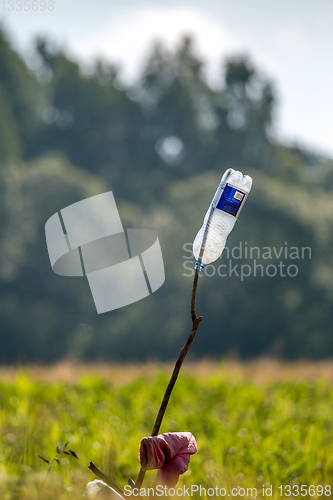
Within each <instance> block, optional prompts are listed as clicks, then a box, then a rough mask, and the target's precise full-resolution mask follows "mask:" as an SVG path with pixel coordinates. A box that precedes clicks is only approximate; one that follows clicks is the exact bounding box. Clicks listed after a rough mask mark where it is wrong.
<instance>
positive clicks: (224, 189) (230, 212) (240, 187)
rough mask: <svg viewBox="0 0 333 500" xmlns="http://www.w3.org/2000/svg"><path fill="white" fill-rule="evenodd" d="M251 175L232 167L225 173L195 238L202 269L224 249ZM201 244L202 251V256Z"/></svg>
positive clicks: (197, 257) (195, 254)
mask: <svg viewBox="0 0 333 500" xmlns="http://www.w3.org/2000/svg"><path fill="white" fill-rule="evenodd" d="M251 187H252V178H251V177H250V176H248V175H243V174H242V173H241V172H239V171H238V170H237V171H235V170H233V169H232V168H229V169H228V170H226V172H225V173H224V174H223V176H222V179H221V182H220V184H219V187H218V188H217V191H216V193H215V196H214V198H213V200H212V202H211V204H210V207H209V209H208V211H207V213H206V215H205V218H204V222H203V225H202V227H201V229H200V230H199V232H198V234H197V235H196V237H195V239H194V242H193V254H194V257H195V258H196V260H197V262H196V264H195V269H196V268H197V267H198V266H200V271H201V270H202V269H203V268H204V266H205V265H206V264H210V263H211V262H214V261H215V260H217V259H218V258H219V257H220V255H221V254H222V252H223V249H224V247H225V244H226V241H227V237H228V235H229V234H230V232H231V231H232V229H233V227H234V225H235V223H236V220H237V218H238V216H239V213H240V211H241V209H242V208H243V205H244V202H245V200H246V197H247V195H248V193H249V192H250V190H251ZM202 246H203V247H204V251H203V254H202V256H201V258H200V252H201V248H202Z"/></svg>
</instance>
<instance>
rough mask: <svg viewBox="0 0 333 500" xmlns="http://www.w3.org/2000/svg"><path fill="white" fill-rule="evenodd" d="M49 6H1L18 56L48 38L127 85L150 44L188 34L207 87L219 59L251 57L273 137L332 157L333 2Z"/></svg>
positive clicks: (64, 0)
mask: <svg viewBox="0 0 333 500" xmlns="http://www.w3.org/2000/svg"><path fill="white" fill-rule="evenodd" d="M13 1H14V7H18V8H19V1H20V0H13ZM42 1H43V0H42ZM49 1H50V0H46V10H45V11H44V12H41V11H40V10H39V9H38V10H36V11H32V10H30V11H27V12H26V11H23V10H22V11H16V10H14V11H12V12H8V9H11V8H12V5H13V4H12V2H11V0H0V12H1V14H0V17H1V19H2V20H4V21H5V25H6V26H7V29H8V30H9V32H10V34H11V36H12V39H13V41H14V42H15V44H16V45H17V46H18V47H20V49H22V50H24V49H26V48H27V46H28V44H29V41H30V40H31V39H32V37H33V36H34V35H37V34H47V35H49V36H52V37H54V38H55V39H56V40H57V41H59V42H61V43H62V44H63V46H65V47H66V48H67V50H68V52H69V53H70V54H71V55H73V56H75V57H79V58H80V59H81V60H89V59H91V58H92V57H94V56H97V55H98V56H101V55H102V56H105V57H107V58H108V59H110V60H112V61H114V62H120V63H121V64H122V68H123V77H124V78H126V79H127V80H131V79H133V78H135V76H136V75H137V74H138V71H139V69H140V67H142V63H143V60H144V56H145V54H146V53H147V51H148V49H149V47H150V43H151V41H152V40H154V39H157V38H159V39H163V40H165V42H166V43H167V44H168V45H169V46H170V47H173V46H174V45H175V44H176V43H177V41H179V38H180V36H181V34H182V33H192V34H194V35H195V38H196V40H197V47H198V52H199V54H201V55H202V56H203V57H204V58H205V60H206V61H207V63H208V65H207V74H208V77H209V78H210V80H211V81H212V82H213V81H214V80H215V79H216V78H217V75H218V74H219V70H220V67H221V63H220V62H221V59H222V58H223V56H225V55H227V54H236V53H247V54H249V55H250V57H251V59H252V61H253V62H254V63H255V64H256V65H257V67H259V68H260V69H261V70H262V71H263V72H264V73H265V75H266V76H268V77H269V78H271V79H272V80H273V81H274V82H275V86H276V91H277V95H278V111H277V114H276V127H275V128H276V134H277V136H278V137H279V138H281V139H283V140H285V141H286V142H292V141H298V142H299V143H301V144H302V145H305V146H306V147H308V148H314V149H315V150H316V151H317V152H319V153H320V152H322V153H324V154H325V153H326V154H329V155H330V156H332V157H333V97H332V91H333V57H332V50H333V28H332V26H333V0H279V1H273V0H271V1H267V0H251V1H249V0H144V1H141V0H121V1H117V2H115V1H112V0H111V1H110V0H53V3H54V10H53V11H49V10H48V7H51V6H52V1H51V4H49ZM23 2H24V0H22V5H24V3H23ZM34 3H35V7H36V4H37V5H38V6H39V8H40V0H34ZM25 5H26V8H27V7H28V6H30V5H31V6H32V0H25ZM42 5H43V4H42ZM4 7H5V8H6V11H5V12H3V9H4Z"/></svg>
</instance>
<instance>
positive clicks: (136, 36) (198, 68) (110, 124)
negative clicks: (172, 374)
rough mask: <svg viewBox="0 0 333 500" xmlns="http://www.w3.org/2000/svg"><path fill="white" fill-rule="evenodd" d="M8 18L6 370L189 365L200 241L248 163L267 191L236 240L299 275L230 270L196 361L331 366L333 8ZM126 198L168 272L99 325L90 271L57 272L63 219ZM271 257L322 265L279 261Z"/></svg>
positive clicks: (178, 5)
mask: <svg viewBox="0 0 333 500" xmlns="http://www.w3.org/2000/svg"><path fill="white" fill-rule="evenodd" d="M32 4H33V5H34V8H33V5H32ZM27 7H29V9H28V8H27ZM0 9H1V14H0V19H1V23H0V190H1V196H0V213H1V225H0V255H1V259H0V287H1V297H0V335H1V348H0V362H2V363H13V362H20V363H26V362H45V363H47V362H51V361H52V362H53V361H56V360H59V359H63V358H66V359H73V360H82V361H86V360H102V361H108V360H112V361H123V360H130V361H133V360H136V361H140V360H167V359H171V358H174V357H175V356H176V355H177V354H178V351H179V349H180V348H181V346H182V345H183V343H184V341H185V339H186V338H187V335H188V333H189V330H190V326H191V321H190V311H189V309H190V295H191V288H192V277H191V276H190V275H191V269H192V268H193V264H194V260H193V258H191V255H190V252H189V249H190V245H189V244H190V243H191V242H192V241H193V239H194V236H195V234H196V232H197V230H198V229H199V227H200V226H201V224H202V219H203V217H204V214H205V212H206V210H207V208H208V206H209V203H210V201H211V199H212V197H213V194H214V192H215V189H216V187H217V185H218V183H219V180H220V178H221V176H222V174H223V172H224V171H225V170H226V169H227V168H229V167H232V168H234V169H239V170H241V171H242V172H243V173H247V174H249V175H251V176H252V177H253V180H254V184H253V189H252V191H251V194H250V196H249V198H248V200H247V202H246V205H245V208H244V210H243V212H242V214H241V217H240V222H239V224H237V225H236V227H235V229H234V231H233V232H232V234H231V235H230V237H229V239H228V248H230V249H232V248H233V247H238V248H239V246H240V244H242V245H243V248H244V247H245V246H247V247H249V248H250V247H258V248H259V249H261V258H260V259H257V262H258V263H261V264H263V265H264V264H265V265H267V263H269V264H273V265H276V266H277V265H279V263H280V262H282V263H283V264H284V265H286V266H288V265H292V264H296V265H297V274H296V275H295V276H293V277H292V276H288V275H287V276H281V275H280V274H279V273H278V274H277V275H276V276H274V277H269V276H267V275H266V274H265V275H264V276H260V275H257V276H254V275H253V273H252V274H251V275H250V276H248V277H247V278H244V279H243V280H241V279H240V277H237V276H236V275H235V273H234V274H233V275H232V276H226V277H221V276H219V274H218V272H217V271H216V270H217V268H218V266H219V265H221V263H222V264H227V265H228V258H227V257H228V256H227V255H226V254H225V253H224V255H223V257H222V260H219V261H218V262H217V263H216V264H215V265H214V266H215V271H216V272H215V274H214V276H207V275H204V276H203V277H202V279H201V280H200V282H199V289H198V300H197V313H198V314H200V315H201V314H203V315H204V321H203V323H202V324H201V326H200V330H199V332H198V335H197V338H196V340H195V342H194V344H193V346H192V348H191V351H192V356H193V357H195V358H199V357H212V358H213V357H214V358H220V357H223V356H232V357H239V358H243V359H246V358H251V357H256V356H259V355H270V356H276V357H279V358H289V359H292V358H323V357H328V356H332V355H333V337H332V324H333V312H332V299H333V272H332V264H333V258H332V243H333V197H332V192H333V160H332V158H333V138H332V137H333V136H332V129H333V127H332V125H333V124H332V121H333V120H332V116H333V99H332V92H331V89H332V84H333V67H332V53H331V48H332V46H333V32H332V29H331V26H332V17H333V3H332V1H331V0H320V1H317V2H315V1H314V0H302V1H300V0H292V1H290V0H288V1H287V0H281V1H280V2H278V3H272V2H264V0H255V1H253V2H250V3H249V2H247V1H246V0H235V1H234V2H227V1H226V0H220V1H217V0H206V1H205V2H202V1H199V0H192V1H191V2H189V1H181V0H173V1H172V0H169V1H168V2H167V1H166V0H160V1H158V2H156V1H154V2H153V1H150V0H147V1H139V0H123V1H122V2H118V3H116V4H114V3H112V2H107V1H106V0H95V1H94V2H89V1H87V0H81V1H80V2H78V1H74V0H73V1H71V2H70V4H69V2H66V1H65V0H46V1H45V2H44V1H43V0H42V1H40V0H38V1H37V0H34V3H33V2H32V1H30V0H26V2H25V3H21V2H20V1H19V0H17V1H16V0H13V1H12V0H4V2H2V3H1V6H0ZM109 190H112V191H113V193H114V196H115V199H116V202H117V206H118V209H119V212H120V216H121V219H122V222H123V226H124V227H125V228H147V229H152V230H154V231H156V232H157V234H158V237H159V240H160V242H161V246H162V252H163V257H164V263H165V272H166V281H165V284H164V285H163V287H162V288H161V289H160V290H158V291H157V292H156V293H154V294H153V295H151V296H150V297H149V298H147V299H144V300H142V301H140V302H137V303H135V304H132V305H130V306H127V307H126V308H122V309H120V310H117V311H113V312H110V313H106V314H103V315H100V316H98V315H97V313H96V310H95V306H94V303H93V299H92V296H91V294H90V290H89V287H88V284H87V282H86V278H65V277H61V276H57V275H55V274H54V273H53V272H52V270H51V266H50V262H49V257H48V253H47V247H46V242H45V234H44V226H45V222H46V220H47V219H48V218H49V217H50V216H51V215H53V214H54V213H55V212H56V211H58V210H60V209H62V208H64V207H66V206H68V205H70V204H72V203H75V202H77V201H80V200H82V199H84V198H87V197H89V196H93V195H96V194H99V193H103V192H106V191H109ZM186 244H187V245H186ZM184 245H185V247H184ZM264 247H270V248H273V247H275V248H276V249H277V254H279V251H280V249H281V248H282V247H283V249H285V248H288V249H290V248H291V247H296V248H297V249H301V248H302V247H309V248H310V249H311V255H309V252H307V253H306V258H304V259H297V260H294V259H293V258H292V257H291V256H290V251H288V252H285V251H284V250H283V252H282V253H281V255H276V253H275V254H274V252H273V255H272V258H271V259H270V260H269V261H268V262H266V261H265V259H264V258H262V249H263V248H264ZM309 256H311V258H309ZM229 260H230V259H229ZM189 261H191V262H189ZM233 264H234V265H235V264H239V265H242V264H243V265H245V264H251V262H250V261H249V258H248V256H246V255H244V253H243V255H242V258H240V259H233ZM184 265H185V266H186V267H184ZM284 272H285V271H284ZM208 274H213V271H212V269H211V270H210V273H208ZM293 274H294V272H293Z"/></svg>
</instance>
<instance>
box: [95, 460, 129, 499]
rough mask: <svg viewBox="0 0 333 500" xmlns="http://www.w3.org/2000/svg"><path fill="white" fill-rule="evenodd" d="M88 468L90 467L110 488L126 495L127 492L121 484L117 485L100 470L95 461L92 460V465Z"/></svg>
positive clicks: (123, 495)
mask: <svg viewBox="0 0 333 500" xmlns="http://www.w3.org/2000/svg"><path fill="white" fill-rule="evenodd" d="M88 469H90V470H91V471H92V472H93V473H94V474H95V476H97V477H98V478H99V479H100V480H101V481H104V483H106V484H107V485H108V486H110V488H113V489H114V490H115V491H116V492H117V493H119V495H121V496H122V497H125V493H124V492H123V490H122V489H121V488H119V486H117V485H116V484H115V483H114V482H113V481H111V479H109V478H108V477H107V476H106V475H105V474H103V472H102V471H101V470H99V468H98V467H96V465H95V464H94V463H93V462H90V465H88Z"/></svg>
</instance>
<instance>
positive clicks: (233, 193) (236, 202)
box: [216, 184, 245, 217]
mask: <svg viewBox="0 0 333 500" xmlns="http://www.w3.org/2000/svg"><path fill="white" fill-rule="evenodd" d="M244 198H245V192H244V191H241V190H240V189H237V188H234V187H232V186H230V185H229V184H227V185H226V187H225V188H224V190H223V193H222V196H221V198H220V200H219V202H218V204H217V205H216V208H218V209H219V210H222V211H223V212H227V214H230V215H233V216H234V217H237V214H238V212H239V209H240V207H241V205H242V203H243V200H244Z"/></svg>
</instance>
